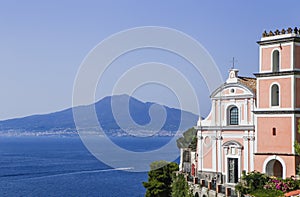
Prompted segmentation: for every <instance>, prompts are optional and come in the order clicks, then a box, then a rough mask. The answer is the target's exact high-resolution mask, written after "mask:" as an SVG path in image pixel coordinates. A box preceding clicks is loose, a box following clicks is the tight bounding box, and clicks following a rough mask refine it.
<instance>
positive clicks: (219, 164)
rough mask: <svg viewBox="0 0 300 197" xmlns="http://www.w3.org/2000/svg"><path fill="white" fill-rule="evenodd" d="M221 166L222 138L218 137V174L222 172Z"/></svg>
mask: <svg viewBox="0 0 300 197" xmlns="http://www.w3.org/2000/svg"><path fill="white" fill-rule="evenodd" d="M222 164H223V158H222V136H221V135H220V136H219V137H218V172H222Z"/></svg>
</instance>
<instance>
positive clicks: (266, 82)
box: [180, 28, 300, 193]
mask: <svg viewBox="0 0 300 197" xmlns="http://www.w3.org/2000/svg"><path fill="white" fill-rule="evenodd" d="M257 43H258V44H259V70H258V72H257V73H255V74H254V75H255V78H250V77H241V76H239V75H238V70H237V69H231V70H230V72H229V76H228V79H227V80H226V82H225V83H224V84H222V85H221V86H220V87H219V88H218V89H216V90H215V91H214V92H213V93H212V94H211V101H212V106H211V112H210V114H209V115H208V116H207V117H206V118H205V119H204V120H201V119H200V120H199V121H198V123H197V126H196V127H195V129H196V130H197V140H198V141H197V149H196V151H195V152H192V151H190V150H189V149H182V150H181V161H180V170H181V171H182V172H186V173H188V174H189V177H190V179H191V180H193V181H194V183H200V184H201V185H203V186H206V187H208V188H209V189H215V190H216V192H217V193H218V192H220V191H218V190H220V188H221V187H223V189H224V190H226V191H227V189H228V188H229V189H230V188H231V189H233V188H234V186H235V184H236V183H237V182H238V180H239V178H240V177H241V174H242V172H251V171H253V170H256V171H260V172H263V173H266V174H268V175H272V176H277V177H282V178H286V177H290V176H293V175H296V168H297V166H298V164H299V162H300V160H299V159H300V158H299V156H297V155H296V154H295V149H294V143H295V141H299V142H300V134H299V133H298V128H300V32H299V30H298V29H297V28H295V29H291V28H288V29H287V30H285V29H283V30H281V31H279V30H276V31H275V32H272V31H270V32H269V33H267V32H264V33H263V35H262V38H261V39H260V41H258V42H257ZM186 154H189V157H186ZM227 193H228V191H227Z"/></svg>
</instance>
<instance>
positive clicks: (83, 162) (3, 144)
mask: <svg viewBox="0 0 300 197" xmlns="http://www.w3.org/2000/svg"><path fill="white" fill-rule="evenodd" d="M111 140H112V141H113V142H114V143H116V144H117V145H118V146H120V147H123V148H125V149H128V150H130V151H138V152H143V151H145V152H146V151H149V150H155V149H157V148H159V147H161V146H163V145H165V144H166V143H168V142H169V141H170V137H151V138H138V137H114V138H111ZM145 145H147V146H145ZM178 160H179V159H178V158H177V159H176V160H175V162H177V163H178ZM125 163H126V162H125ZM128 169H130V166H123V168H112V167H110V166H108V165H106V164H105V163H103V162H101V161H100V160H98V159H97V158H95V157H94V156H93V154H91V153H90V152H89V151H88V150H87V148H86V147H85V146H84V144H83V143H82V141H81V139H80V137H78V136H31V137H28V136H21V137H11V136H10V137H0V196H100V197H120V196H122V197H127V196H128V197H135V196H136V197H140V196H144V195H145V188H144V187H143V185H142V182H144V181H147V178H148V175H147V172H146V171H143V172H131V171H128Z"/></svg>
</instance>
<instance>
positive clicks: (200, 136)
mask: <svg viewBox="0 0 300 197" xmlns="http://www.w3.org/2000/svg"><path fill="white" fill-rule="evenodd" d="M202 138H203V137H202V135H199V136H198V150H197V151H198V171H202V167H203V155H202V146H203V143H202V141H203V139H202Z"/></svg>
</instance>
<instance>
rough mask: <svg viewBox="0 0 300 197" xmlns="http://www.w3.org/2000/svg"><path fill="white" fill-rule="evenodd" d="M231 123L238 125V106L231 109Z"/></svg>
mask: <svg viewBox="0 0 300 197" xmlns="http://www.w3.org/2000/svg"><path fill="white" fill-rule="evenodd" d="M229 124H230V125H238V124H239V110H238V108H237V107H235V106H234V107H231V108H230V110H229Z"/></svg>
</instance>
